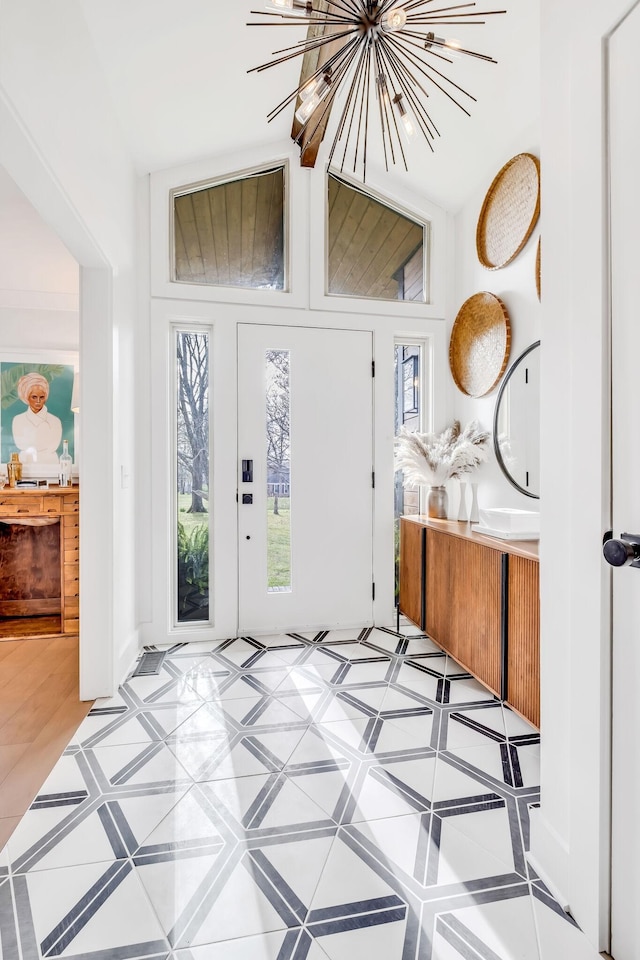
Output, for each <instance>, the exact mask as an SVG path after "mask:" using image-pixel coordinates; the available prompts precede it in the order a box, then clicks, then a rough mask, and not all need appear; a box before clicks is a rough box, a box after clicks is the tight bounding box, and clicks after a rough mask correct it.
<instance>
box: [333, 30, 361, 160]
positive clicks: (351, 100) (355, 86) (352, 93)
mask: <svg viewBox="0 0 640 960" xmlns="http://www.w3.org/2000/svg"><path fill="white" fill-rule="evenodd" d="M366 59H367V48H366V46H364V45H363V46H362V48H361V50H360V59H359V60H358V63H357V64H356V68H355V75H354V78H353V81H352V84H351V86H350V88H349V93H348V95H347V101H346V103H345V105H344V109H343V111H342V114H341V116H340V120H339V122H338V128H337V130H336V134H335V136H334V138H333V144H332V145H331V150H330V151H329V163H331V161H332V159H333V154H334V152H335V149H336V147H337V145H338V141H339V140H340V139H341V137H342V133H343V131H344V127H345V124H346V121H347V116H348V113H349V108H350V107H351V106H352V105H353V106H352V109H351V119H350V121H349V129H348V130H347V136H346V140H345V148H344V153H343V157H342V166H344V161H345V158H346V152H347V145H348V144H349V140H350V138H351V130H352V128H353V121H354V118H355V110H356V103H357V101H358V95H359V92H360V88H361V86H362V79H363V77H364V69H365V63H366ZM363 89H364V88H363Z"/></svg>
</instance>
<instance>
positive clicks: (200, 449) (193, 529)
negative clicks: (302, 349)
mask: <svg viewBox="0 0 640 960" xmlns="http://www.w3.org/2000/svg"><path fill="white" fill-rule="evenodd" d="M209 340H210V335H209V332H208V331H205V332H201V331H195V330H176V332H175V364H176V366H175V371H176V373H175V377H176V379H175V385H176V421H175V423H176V447H175V449H176V484H177V489H176V500H175V502H176V506H177V517H176V557H175V562H176V570H177V578H176V598H175V602H176V608H177V614H176V621H177V623H178V624H183V623H208V622H209V621H210V620H211V610H210V603H209V550H210V547H209V475H210V464H209V369H210V357H209V350H210V342H209Z"/></svg>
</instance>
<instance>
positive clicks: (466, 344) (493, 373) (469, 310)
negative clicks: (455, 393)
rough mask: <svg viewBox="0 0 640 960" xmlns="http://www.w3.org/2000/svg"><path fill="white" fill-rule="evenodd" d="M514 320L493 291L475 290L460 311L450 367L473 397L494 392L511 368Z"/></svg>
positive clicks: (452, 373)
mask: <svg viewBox="0 0 640 960" xmlns="http://www.w3.org/2000/svg"><path fill="white" fill-rule="evenodd" d="M510 349H511V322H510V320H509V314H508V312H507V308H506V307H505V305H504V303H503V302H502V300H501V299H500V298H499V297H496V296H495V295H494V294H493V293H486V292H484V293H475V294H474V295H473V296H472V297H469V299H468V300H466V301H465V302H464V303H463V304H462V306H461V307H460V310H459V311H458V316H457V317H456V319H455V323H454V324H453V329H452V331H451V340H450V342H449V367H450V368H451V376H452V377H453V379H454V381H455V384H456V386H457V387H458V389H459V390H461V391H462V392H463V393H466V394H467V395H468V396H470V397H484V395H485V394H487V393H490V392H491V391H492V390H493V388H494V387H496V386H497V385H498V382H499V380H500V378H501V376H502V374H503V373H504V371H505V370H506V368H507V363H508V362H509V352H510Z"/></svg>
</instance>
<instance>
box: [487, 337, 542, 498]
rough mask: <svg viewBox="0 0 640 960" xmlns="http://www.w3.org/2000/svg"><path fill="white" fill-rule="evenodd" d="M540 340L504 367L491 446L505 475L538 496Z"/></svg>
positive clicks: (526, 494)
mask: <svg viewBox="0 0 640 960" xmlns="http://www.w3.org/2000/svg"><path fill="white" fill-rule="evenodd" d="M539 348H540V341H539V340H537V341H536V342H535V343H532V344H531V346H530V347H527V349H526V350H525V351H524V353H522V354H520V356H519V357H518V359H517V360H516V361H515V362H514V363H513V364H512V365H511V367H510V368H509V369H508V370H507V373H506V376H505V378H504V380H503V381H502V386H501V387H500V392H499V393H498V399H497V401H496V412H495V415H494V418H493V448H494V450H495V452H496V458H497V460H498V463H499V464H500V467H501V468H502V472H503V473H504V475H505V477H506V478H507V480H508V481H509V483H511V484H512V485H513V486H514V487H515V488H516V490H519V491H520V493H524V494H525V496H527V497H535V498H536V499H539V498H540V349H539Z"/></svg>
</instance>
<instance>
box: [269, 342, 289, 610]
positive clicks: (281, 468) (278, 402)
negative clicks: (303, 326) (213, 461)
mask: <svg viewBox="0 0 640 960" xmlns="http://www.w3.org/2000/svg"><path fill="white" fill-rule="evenodd" d="M289 366H290V353H289V351H288V350H267V352H266V411H267V416H266V432H267V590H268V591H269V592H270V593H276V592H283V591H290V590H291V462H290V455H291V428H290V424H291V402H290V380H289Z"/></svg>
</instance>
